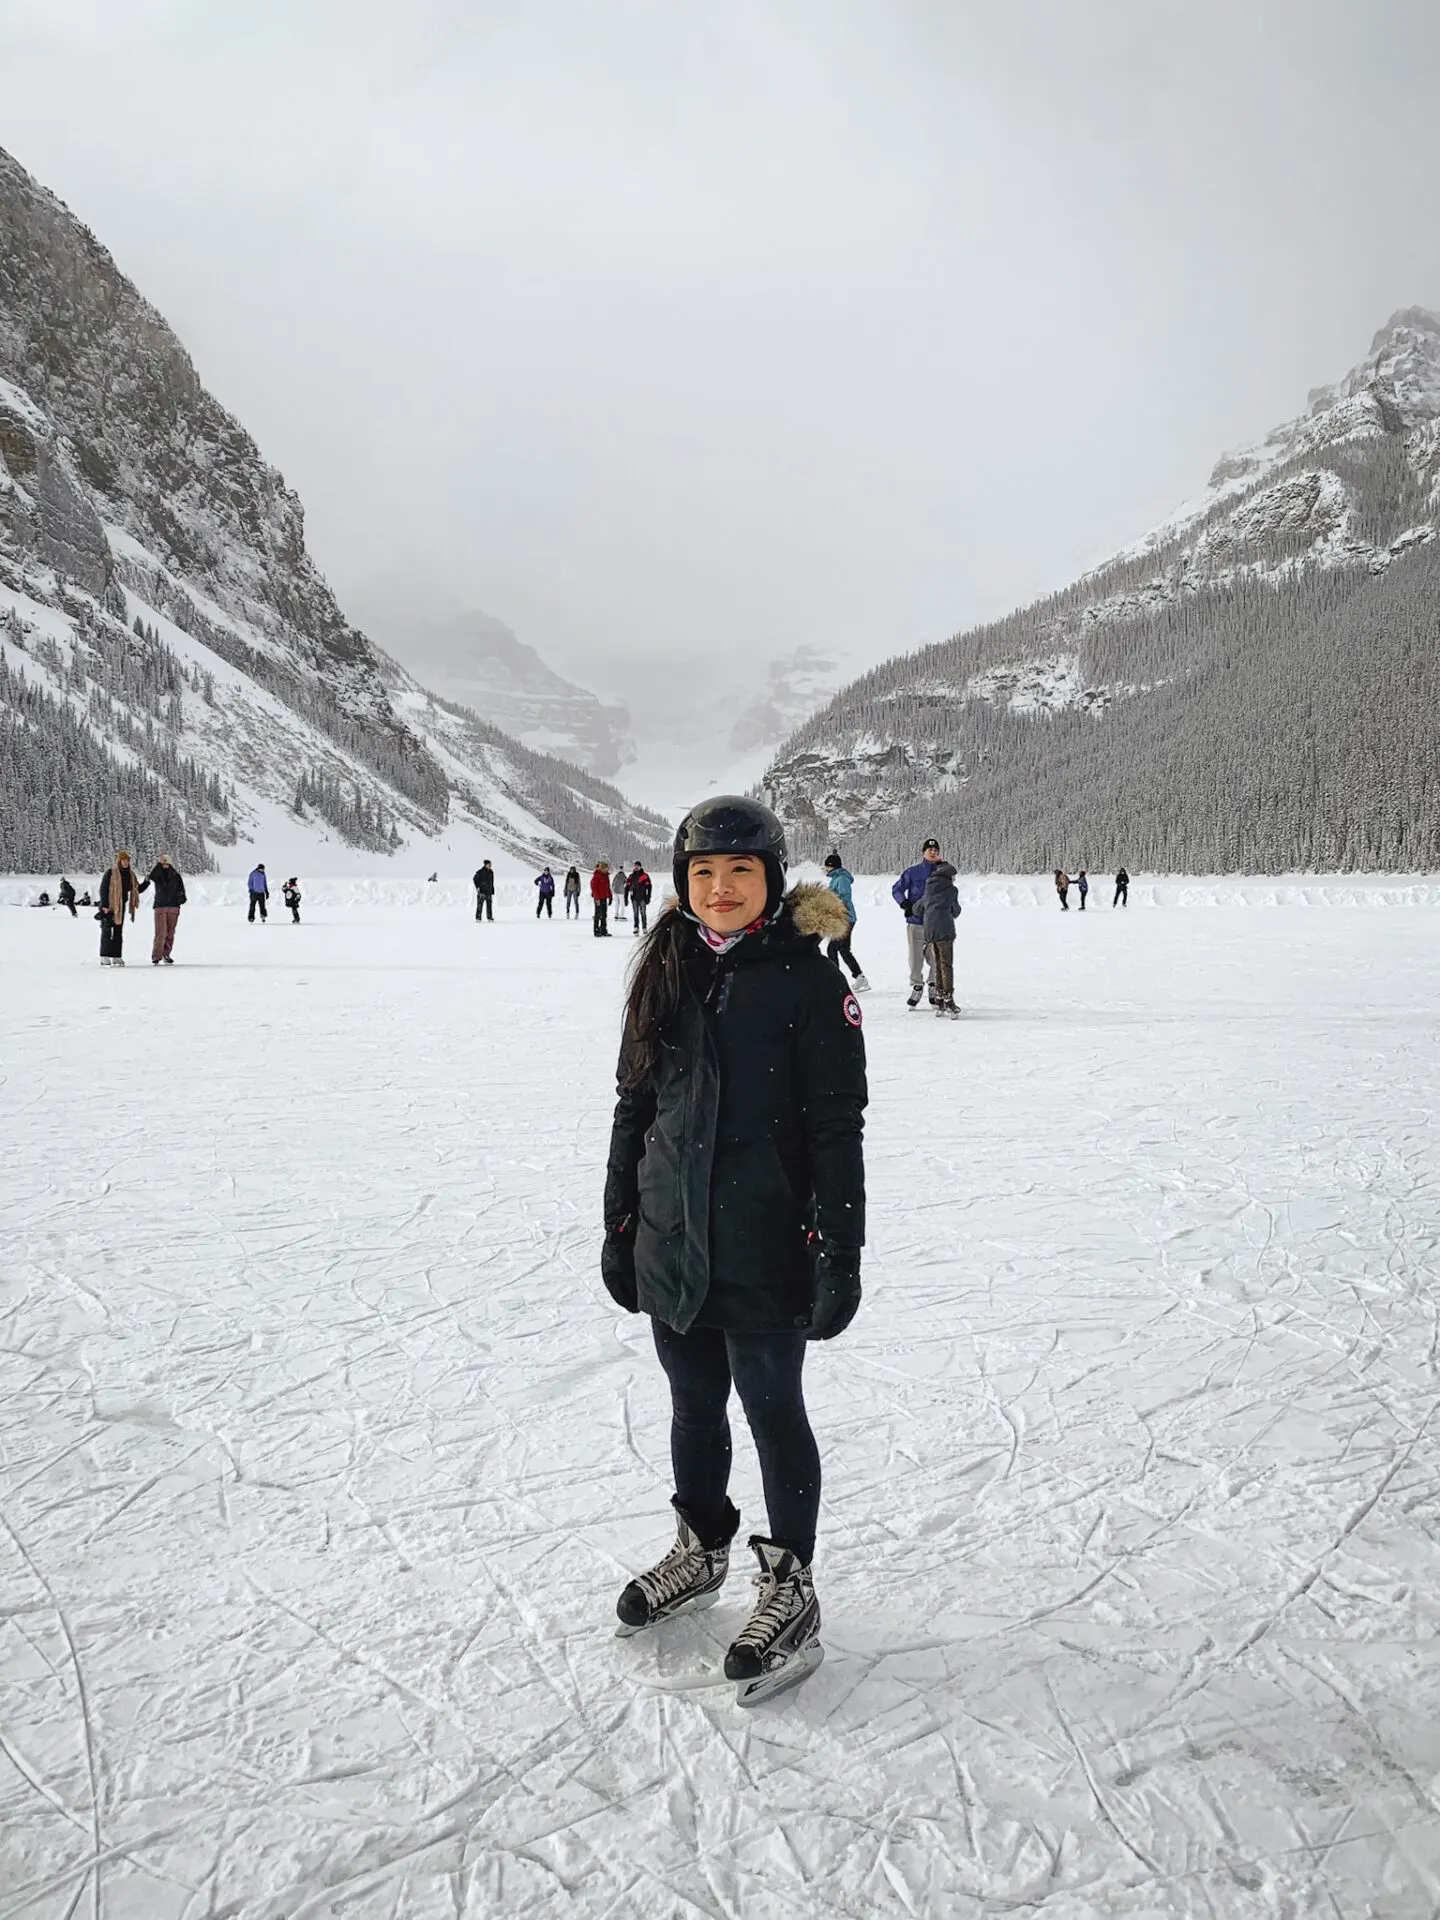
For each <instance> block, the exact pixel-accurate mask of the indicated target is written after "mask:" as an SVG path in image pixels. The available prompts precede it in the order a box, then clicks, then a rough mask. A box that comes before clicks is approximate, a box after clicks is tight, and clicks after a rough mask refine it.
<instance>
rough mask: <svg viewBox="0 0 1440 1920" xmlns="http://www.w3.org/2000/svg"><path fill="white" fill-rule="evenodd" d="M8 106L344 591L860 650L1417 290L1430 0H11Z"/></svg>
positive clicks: (1027, 562)
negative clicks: (234, 421)
mask: <svg viewBox="0 0 1440 1920" xmlns="http://www.w3.org/2000/svg"><path fill="white" fill-rule="evenodd" d="M0 70H3V73H4V88H3V94H0V99H3V109H4V112H3V121H0V143H3V144H4V145H5V146H7V147H8V148H9V149H10V150H11V151H12V152H13V153H14V154H15V155H16V156H17V157H18V158H19V159H20V160H21V161H22V162H23V163H24V164H25V165H26V166H28V167H29V168H30V170H31V171H32V172H33V173H35V174H37V175H38V176H39V177H40V178H41V179H42V180H43V181H44V182H45V183H46V184H47V185H49V186H50V187H52V188H53V189H54V190H55V191H56V192H58V193H59V194H60V195H61V196H62V198H64V199H65V200H66V201H68V202H69V204H70V205H71V206H72V207H73V208H74V209H75V210H76V211H77V212H78V213H79V214H80V215H81V217H82V218H84V219H85V220H86V221H87V222H88V223H89V224H90V225H91V226H92V227H93V228H94V229H95V231H96V232H97V233H98V234H99V236H100V238H101V239H102V240H103V241H104V242H105V243H106V244H107V245H108V246H109V247H110V249H111V250H112V252H113V253H114V254H115V256H116V258H117V260H118V261H119V263H120V265H121V266H122V268H123V269H124V270H125V271H126V272H127V273H129V274H130V275H131V277H132V278H133V279H134V280H135V281H136V282H137V283H138V284H139V286H140V288H141V289H142V291H143V292H144V293H145V294H146V295H147V296H148V297H149V298H150V299H151V300H152V301H153V302H154V303H155V304H156V305H157V306H158V307H159V308H160V309H161V310H162V312H164V313H165V315H166V316H167V318H168V319H169V320H170V321H171V322H172V324H173V325H174V326H175V327H176V329H177V330H178V332H179V333H180V335H181V337H182V338H183V339H184V340H185V342H186V344H187V345H188V346H189V348H190V349H191V351H192V353H193V354H194V357H195V359H196V361H197V362H198V364H199V367H200V371H201V373H202V375H203V376H204V378H205V379H206V380H207V382H208V383H209V385H210V386H211V387H212V388H213V389H214V390H215V391H216V393H217V394H218V395H219V397H220V398H221V399H222V400H223V401H224V402H225V403H226V404H227V405H229V406H230V407H231V408H232V409H233V410H234V411H235V412H236V413H237V414H238V415H239V417H240V418H241V420H242V421H243V422H244V423H245V425H246V426H247V427H249V428H250V430H251V431H252V432H253V433H254V434H255V436H256V438H257V439H258V440H259V442H260V444H261V446H262V448H263V449H264V450H265V452H266V453H267V455H268V456H269V457H270V458H271V459H272V460H274V461H275V462H276V464H278V465H279V466H280V467H281V468H282V469H283V471H284V473H285V475H286V477H287V478H288V480H289V481H290V482H291V484H292V485H294V486H295V487H297V488H298V489H299V491H300V493H301V495H302V497H303V499H304V501H305V503H306V507H307V510H308V523H309V529H310V537H311V544H312V547H313V549H314V551H315V552H316V554H317V557H318V558H319V560H320V562H321V564H322V565H323V566H324V567H325V569H326V570H327V572H328V573H329V575H330V577H331V579H332V580H333V581H334V583H335V585H336V586H337V588H338V589H339V590H340V593H341V597H342V599H345V598H346V597H347V596H350V597H353V596H354V595H355V594H356V593H357V591H359V590H361V589H363V588H364V587H365V586H366V585H368V584H370V583H371V582H373V581H375V580H376V579H377V577H379V576H383V575H384V574H386V573H403V572H407V571H408V572H413V573H414V574H415V575H416V576H417V577H418V578H420V579H421V580H423V581H424V582H425V583H426V584H427V587H428V588H430V589H433V591H434V592H435V593H436V594H437V595H439V596H455V597H458V598H459V599H462V600H464V601H467V602H473V603H474V604H478V605H480V606H483V607H485V608H487V609H489V610H490V611H492V612H493V613H496V614H498V615H499V616H501V617H502V618H503V619H506V620H508V621H509V622H510V623H511V624H512V625H513V626H515V627H516V628H517V629H518V630H519V632H520V633H521V635H522V637H524V638H526V639H528V640H530V641H532V642H533V643H534V644H536V645H537V646H539V647H540V648H541V650H542V651H543V652H545V653H547V654H548V655H549V656H550V657H552V658H553V659H554V660H555V661H556V662H557V663H558V664H561V665H562V666H567V667H569V668H571V669H572V670H576V669H582V670H583V671H584V673H585V674H586V676H587V677H589V678H590V679H591V680H592V682H595V683H600V684H602V685H603V684H604V683H605V682H606V680H607V663H608V665H609V666H610V667H614V666H615V663H616V661H617V660H618V658H619V657H620V656H633V655H635V654H645V653H667V654H675V653H691V652H693V653H695V654H697V655H704V654H706V653H708V652H711V651H712V650H714V649H716V648H721V649H724V652H725V657H726V659H727V661H732V660H734V659H735V658H736V657H746V656H751V657H754V658H755V659H757V660H765V659H768V658H769V657H771V656H772V655H774V654H775V653H777V652H781V651H785V650H788V649H789V648H790V647H792V646H794V645H796V644H798V643H799V642H801V641H809V642H813V643H819V644H821V645H831V646H838V647H841V648H844V649H846V650H848V651H849V652H850V653H851V654H852V655H853V656H854V657H855V658H856V659H857V660H858V661H861V662H863V661H867V660H870V659H874V658H879V657H882V656H883V655H885V654H888V653H891V652H894V651H897V650H900V649H903V648H908V647H911V646H915V645H919V644H921V643H923V642H925V641H928V640H932V639H936V638H939V637H941V636H943V635H944V634H946V633H949V632H952V631H955V630H956V629H958V628H960V627H962V626H965V625H968V624H969V623H971V622H972V621H974V620H975V619H977V618H979V617H982V616H984V615H988V614H992V613H997V612H1001V611H1004V610H1005V609H1007V608H1009V607H1011V606H1012V605H1014V604H1016V603H1017V602H1018V601H1021V600H1024V599H1027V598H1029V597H1031V596H1033V595H1034V594H1036V593H1037V592H1039V591H1042V590H1044V589H1046V588H1048V587H1051V586H1056V585H1059V584H1061V583H1063V582H1064V581H1065V580H1067V579H1069V578H1071V577H1073V575H1074V574H1075V573H1076V572H1077V571H1079V570H1080V568H1081V567H1083V566H1085V565H1087V564H1089V563H1091V562H1093V561H1095V560H1097V559H1099V558H1101V557H1103V556H1104V555H1105V554H1106V553H1108V552H1109V551H1111V550H1112V549H1113V548H1115V547H1117V546H1119V545H1121V544H1123V543H1124V542H1127V541H1129V540H1131V539H1133V538H1135V537H1136V536H1138V535H1139V534H1141V533H1142V532H1144V530H1145V529H1146V528H1147V526H1149V525H1150V524H1151V523H1153V522H1154V521H1156V520H1158V519H1160V518H1162V517H1164V515H1166V514H1167V513H1168V512H1169V511H1170V509H1171V508H1172V507H1173V506H1175V505H1176V504H1177V503H1178V501H1180V500H1181V499H1183V498H1184V497H1186V496H1187V495H1189V494H1192V493H1194V492H1195V491H1197V490H1198V488H1199V487H1200V486H1201V485H1202V484H1203V483H1204V480H1205V478H1206V476H1207V474H1208V472H1209V469H1210V467H1211V465H1212V464H1213V462H1214V460H1215V458H1216V457H1217V456H1218V455H1219V454H1220V453H1221V452H1222V451H1223V450H1224V449H1225V448H1226V447H1228V446H1231V445H1234V444H1237V443H1239V442H1242V441H1245V440H1248V439H1251V438H1254V437H1257V436H1258V435H1260V434H1262V433H1263V432H1264V431H1266V430H1267V429H1268V428H1269V427H1270V426H1272V425H1273V424H1275V423H1277V422H1278V421H1279V420H1281V419H1283V418H1286V417H1288V416H1289V415H1291V414H1293V413H1295V412H1297V411H1299V410H1300V409H1301V408H1302V407H1303V405H1304V401H1305V395H1306V390H1307V389H1308V388H1309V387H1311V386H1314V385H1318V384H1319V383H1321V382H1322V381H1328V380H1331V379H1334V378H1336V377H1338V376H1339V375H1340V374H1341V373H1342V372H1344V370H1345V369H1346V368H1347V367H1348V366H1349V365H1350V364H1351V363H1352V362H1353V361H1355V360H1356V359H1358V358H1359V357H1360V356H1361V355H1362V354H1363V353H1364V351H1365V350H1366V349H1367V347H1368V345H1369V342H1370V337H1371V334H1372V333H1373V332H1374V330H1375V329H1376V327H1378V326H1379V325H1380V324H1381V322H1383V321H1384V320H1385V319H1386V318H1387V317H1388V315H1389V314H1390V312H1391V311H1392V310H1393V309H1394V308H1396V307H1398V306H1402V305H1410V304H1414V303H1419V304H1422V305H1430V306H1436V307H1440V219H1437V217H1436V215H1437V205H1436V202H1437V181H1440V112H1437V107H1436V102H1437V100H1440V85H1437V83H1440V5H1437V4H1436V0H1345V3H1343V4H1342V0H1193V3H1190V0H1187V3H1184V4H1180V3H1176V0H988V3H987V4H983V5H982V4H977V3H976V0H705V3H704V4H701V3H700V0H405V3H404V4H401V3H400V0H395V3H394V4H389V3H387V4H383V5H381V4H376V3H375V0H234V3H233V4H232V0H0Z"/></svg>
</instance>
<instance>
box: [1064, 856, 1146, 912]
mask: <svg viewBox="0 0 1440 1920" xmlns="http://www.w3.org/2000/svg"><path fill="white" fill-rule="evenodd" d="M1071 887H1074V889H1075V891H1076V893H1077V894H1079V896H1080V911H1081V913H1084V911H1085V902H1086V901H1087V900H1088V899H1089V898H1090V876H1089V874H1088V873H1086V871H1085V869H1084V867H1081V869H1080V871H1079V872H1078V873H1077V874H1076V875H1075V878H1074V879H1073V880H1072V879H1071V878H1070V875H1069V874H1068V873H1067V872H1066V871H1065V869H1064V867H1056V869H1055V891H1056V893H1057V894H1058V895H1059V896H1060V911H1061V912H1062V913H1068V912H1069V911H1070V889H1071ZM1110 904H1111V906H1112V907H1128V906H1129V904H1130V876H1129V874H1128V873H1127V872H1126V871H1125V869H1124V867H1120V868H1118V869H1117V871H1116V874H1115V898H1114V899H1113V900H1112V901H1111V902H1110Z"/></svg>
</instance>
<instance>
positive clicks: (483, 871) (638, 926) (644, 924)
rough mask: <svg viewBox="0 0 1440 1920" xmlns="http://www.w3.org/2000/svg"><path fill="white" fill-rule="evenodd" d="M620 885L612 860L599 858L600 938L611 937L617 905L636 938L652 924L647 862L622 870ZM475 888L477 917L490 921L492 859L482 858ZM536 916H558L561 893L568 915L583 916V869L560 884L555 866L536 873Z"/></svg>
mask: <svg viewBox="0 0 1440 1920" xmlns="http://www.w3.org/2000/svg"><path fill="white" fill-rule="evenodd" d="M618 878H619V885H618V887H617V885H616V883H615V880H614V879H613V878H612V876H611V872H610V862H609V861H608V860H597V861H596V862H595V868H594V871H593V872H592V873H591V875H590V906H591V915H592V918H591V931H592V932H593V933H594V935H595V938H596V939H597V940H608V939H609V938H610V909H611V907H612V906H613V907H615V911H616V917H617V918H618V919H621V920H623V919H624V918H625V917H626V915H627V914H628V915H629V916H630V918H631V920H632V921H633V922H634V929H635V934H636V937H637V938H638V937H639V935H640V934H642V933H644V932H646V931H647V930H648V928H649V925H650V902H651V900H652V899H653V898H654V893H655V885H654V882H653V881H652V880H651V878H650V876H649V874H648V873H647V872H646V871H645V863H644V862H643V861H641V860H637V861H636V862H635V863H634V865H633V866H632V867H631V868H630V869H629V871H628V872H627V871H625V869H624V868H622V869H621V871H620V874H619V876H618ZM471 885H472V886H473V887H474V889H475V918H476V919H477V920H490V921H493V920H494V918H495V868H494V866H493V865H492V863H491V862H490V861H489V860H482V861H481V862H480V865H479V866H478V867H477V868H476V869H475V873H474V875H473V876H472V879H471ZM535 890H536V891H535V918H536V919H537V920H539V919H541V918H542V917H543V918H544V919H547V920H553V919H554V918H555V895H556V894H557V893H559V894H560V895H561V897H562V898H563V900H564V902H565V918H566V919H567V920H569V919H570V918H571V917H572V916H573V917H574V918H575V919H576V920H578V919H579V918H580V896H581V894H582V892H583V891H584V882H583V880H582V879H581V877H580V869H579V868H578V867H571V868H569V869H568V870H567V872H566V874H565V878H564V881H563V882H562V883H560V884H558V885H557V883H556V879H555V873H554V869H553V868H551V867H544V868H542V869H541V871H540V872H539V873H538V874H537V875H536V876H535Z"/></svg>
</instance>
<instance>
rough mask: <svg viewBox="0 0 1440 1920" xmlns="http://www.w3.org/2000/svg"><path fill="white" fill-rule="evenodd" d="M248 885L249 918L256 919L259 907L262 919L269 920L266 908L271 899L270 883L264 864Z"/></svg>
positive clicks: (251, 876) (253, 874) (256, 870)
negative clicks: (256, 911)
mask: <svg viewBox="0 0 1440 1920" xmlns="http://www.w3.org/2000/svg"><path fill="white" fill-rule="evenodd" d="M247 884H248V885H249V888H250V912H249V915H248V918H249V919H251V920H253V919H254V918H255V909H256V908H257V907H258V908H259V909H260V918H261V919H262V920H264V919H267V918H268V917H269V916H268V915H267V913H266V911H265V908H266V903H267V902H268V901H269V898H270V882H269V881H268V880H267V879H266V878H265V867H264V863H263V862H262V863H261V865H260V866H258V867H256V869H255V871H254V872H253V873H252V874H251V875H250V879H249V881H248V883H247Z"/></svg>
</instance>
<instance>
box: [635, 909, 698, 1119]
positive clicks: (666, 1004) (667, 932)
mask: <svg viewBox="0 0 1440 1920" xmlns="http://www.w3.org/2000/svg"><path fill="white" fill-rule="evenodd" d="M690 931H691V929H690V922H689V921H688V920H686V919H685V917H684V916H683V915H682V914H681V912H680V909H679V907H678V905H674V904H672V905H670V906H668V907H666V908H665V909H664V910H663V911H662V913H661V914H660V917H659V919H658V920H657V921H656V922H655V924H654V926H653V927H651V929H650V931H649V932H648V933H647V934H646V936H645V938H644V940H643V942H642V943H641V947H640V953H639V957H638V958H637V960H636V962H635V970H634V972H633V973H632V974H631V976H630V991H629V993H628V994H627V995H626V997H625V1068H624V1073H623V1077H622V1080H621V1085H622V1087H623V1088H624V1089H625V1090H626V1091H627V1092H628V1091H629V1090H630V1089H631V1088H634V1087H638V1086H641V1085H642V1084H643V1083H644V1082H645V1081H646V1080H648V1079H649V1078H650V1076H651V1074H652V1073H653V1072H654V1071H655V1068H656V1067H657V1066H658V1065H659V1061H660V1049H661V1047H662V1046H663V1045H664V1037H665V1030H666V1028H667V1027H669V1026H670V1025H671V1023H672V1022H673V1021H674V1018H675V1015H676V1014H677V1013H678V1012H679V1011H680V1001H681V998H682V996H683V995H684V992H685V946H686V942H687V941H688V940H689V938H690Z"/></svg>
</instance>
